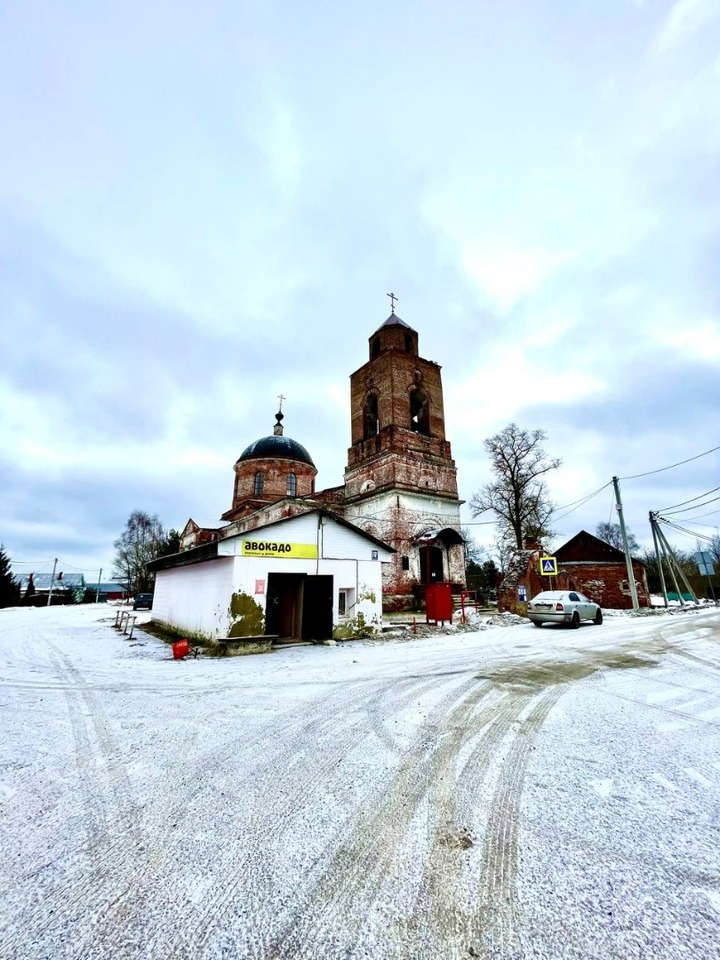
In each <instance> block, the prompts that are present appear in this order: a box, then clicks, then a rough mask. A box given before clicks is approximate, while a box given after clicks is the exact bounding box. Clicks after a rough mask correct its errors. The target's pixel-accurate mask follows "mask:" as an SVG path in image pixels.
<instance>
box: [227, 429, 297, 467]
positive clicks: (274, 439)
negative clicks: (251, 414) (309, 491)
mask: <svg viewBox="0 0 720 960" xmlns="http://www.w3.org/2000/svg"><path fill="white" fill-rule="evenodd" d="M260 459H268V460H298V461H300V462H301V463H309V464H310V466H311V467H314V466H315V464H314V463H313V461H312V457H311V456H310V454H309V453H308V452H307V450H306V449H305V447H304V446H303V445H302V444H301V443H298V442H297V440H292V439H291V438H290V437H284V436H277V435H275V436H270V437H261V438H260V439H259V440H256V441H255V442H254V443H251V444H250V446H249V447H246V448H245V449H244V450H243V452H242V453H241V454H240V457H239V458H238V463H241V462H242V461H243V460H260Z"/></svg>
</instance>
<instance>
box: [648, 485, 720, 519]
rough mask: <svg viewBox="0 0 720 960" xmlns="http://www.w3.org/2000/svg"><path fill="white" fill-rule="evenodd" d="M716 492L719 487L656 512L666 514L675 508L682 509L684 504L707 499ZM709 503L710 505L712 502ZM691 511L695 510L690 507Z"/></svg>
mask: <svg viewBox="0 0 720 960" xmlns="http://www.w3.org/2000/svg"><path fill="white" fill-rule="evenodd" d="M718 490H720V487H713V489H712V490H708V491H707V492H706V493H699V494H698V495H697V496H696V497H692V498H691V499H690V500H683V501H682V503H675V504H673V505H672V506H671V507H663V508H662V509H661V510H659V511H658V512H659V513H668V512H669V511H670V510H675V509H676V508H677V507H684V506H685V504H686V503H694V501H695V500H700V499H701V498H702V497H709V496H710V494H711V493H715V492H716V491H718ZM710 503H712V500H711V501H710ZM698 506H702V504H698ZM691 509H693V510H694V509H695V508H694V507H692V508H691Z"/></svg>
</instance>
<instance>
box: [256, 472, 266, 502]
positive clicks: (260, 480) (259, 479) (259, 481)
mask: <svg viewBox="0 0 720 960" xmlns="http://www.w3.org/2000/svg"><path fill="white" fill-rule="evenodd" d="M264 486H265V478H264V477H263V475H262V472H261V471H260V470H258V472H257V473H256V474H255V496H256V497H261V496H262V492H263V487H264Z"/></svg>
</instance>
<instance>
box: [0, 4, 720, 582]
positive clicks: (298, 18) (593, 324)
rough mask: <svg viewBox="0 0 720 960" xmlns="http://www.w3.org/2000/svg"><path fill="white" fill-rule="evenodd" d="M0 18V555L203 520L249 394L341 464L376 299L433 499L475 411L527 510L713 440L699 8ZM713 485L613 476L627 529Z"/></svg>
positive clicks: (99, 546)
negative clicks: (442, 447)
mask: <svg viewBox="0 0 720 960" xmlns="http://www.w3.org/2000/svg"><path fill="white" fill-rule="evenodd" d="M0 34H1V39H0V78H1V79H0V124H1V129H2V140H3V147H2V150H0V324H1V330H0V493H1V502H0V541H4V543H5V547H6V550H7V551H8V552H9V553H10V555H11V557H12V558H13V560H14V561H18V562H20V561H22V562H25V563H28V564H30V565H32V566H33V567H34V568H35V569H37V570H41V569H49V567H47V566H43V565H42V564H41V563H40V561H47V560H50V561H52V558H53V557H55V556H57V557H59V558H60V560H61V564H62V565H63V566H64V568H65V569H66V570H68V571H69V570H70V569H72V567H77V568H81V569H85V570H86V571H87V572H88V574H90V573H92V571H97V568H98V567H100V566H102V567H103V568H104V570H105V571H106V572H107V571H109V569H110V567H111V561H112V556H113V547H112V542H113V540H114V539H115V538H116V537H117V536H118V535H119V533H120V532H121V531H122V528H123V526H124V524H125V521H126V519H127V516H128V514H129V513H130V511H131V510H133V509H142V510H146V511H148V512H150V513H157V514H158V515H159V516H160V518H161V520H162V521H163V522H164V524H165V525H166V526H167V527H170V526H175V527H178V528H181V527H182V526H183V525H184V523H185V521H186V520H187V518H188V517H189V516H193V517H197V518H202V519H209V518H217V517H218V516H219V515H220V513H221V512H223V511H224V510H226V509H228V508H229V506H230V503H231V499H232V491H233V470H232V466H233V463H234V461H235V460H236V459H237V457H238V456H239V454H240V453H241V452H242V450H243V449H244V448H245V447H246V446H247V445H248V444H249V443H250V442H252V441H253V440H255V439H257V438H258V437H261V436H264V435H267V434H268V433H271V432H272V425H273V422H274V413H275V411H276V409H277V405H278V401H277V395H278V394H280V393H281V392H282V393H283V394H284V395H285V397H286V398H287V400H286V401H285V405H284V411H285V414H286V419H285V428H286V434H287V435H289V436H291V437H293V438H294V439H296V440H298V441H300V442H301V443H302V444H303V445H304V446H306V447H307V449H308V450H309V452H310V453H311V455H312V457H313V459H314V461H315V463H316V465H317V467H318V470H319V475H318V488H322V487H327V486H333V485H336V484H339V483H341V482H342V476H343V470H344V467H345V464H346V455H347V454H346V451H347V447H348V445H349V442H350V417H349V381H348V377H349V375H350V373H351V372H352V371H353V370H355V369H356V368H357V367H359V366H361V365H362V364H363V363H364V362H365V361H366V360H367V357H368V337H369V336H370V335H371V334H372V332H373V331H374V330H375V329H376V328H377V327H378V326H380V324H381V323H382V322H383V321H384V320H385V318H386V317H387V316H388V314H389V312H390V311H389V307H390V302H389V300H388V299H387V297H386V293H387V292H388V291H391V290H392V291H394V292H395V293H396V294H397V295H398V296H399V298H400V299H399V301H398V303H397V306H396V311H397V314H398V315H399V316H400V317H402V319H403V320H405V321H406V322H407V323H409V324H410V325H411V326H412V327H413V328H414V329H415V330H417V331H418V333H419V336H420V353H421V355H423V356H424V357H426V358H428V359H430V360H435V361H437V362H438V363H440V364H441V365H442V368H443V380H444V388H445V406H446V421H447V434H448V439H449V440H450V441H451V443H452V450H453V455H454V457H455V460H456V462H457V467H458V479H459V486H460V495H461V497H463V498H464V499H465V500H469V499H470V496H471V495H472V493H473V492H474V491H476V490H477V489H478V487H479V486H480V485H481V484H482V483H484V482H486V481H487V479H488V476H489V474H488V460H487V456H486V454H485V452H484V449H483V440H484V439H485V438H486V437H488V436H490V435H492V434H494V433H496V432H497V431H499V430H501V429H502V428H503V427H504V426H505V425H506V424H507V423H509V422H510V421H515V422H516V423H518V424H519V425H520V426H522V427H525V428H527V429H536V428H539V429H542V430H544V431H546V433H547V443H546V448H547V450H548V452H549V453H550V454H552V455H554V456H559V457H562V458H563V461H564V462H563V466H562V467H561V468H560V469H559V470H558V471H557V472H556V473H555V474H554V475H553V476H552V478H551V481H550V486H551V493H552V496H553V498H554V500H555V501H556V502H557V503H558V504H560V505H564V504H569V503H572V502H574V501H577V500H579V499H580V498H582V497H584V496H585V495H587V494H590V493H592V492H593V491H594V490H596V489H598V488H599V487H602V486H603V485H604V484H605V483H607V482H608V481H609V480H610V479H611V477H612V476H613V475H614V474H616V475H618V476H620V477H628V476H631V475H635V474H640V473H645V472H647V471H651V470H656V469H658V468H661V467H664V466H666V465H669V464H673V463H676V462H678V461H682V460H685V459H687V458H690V457H694V456H695V455H696V454H699V453H702V452H703V451H706V450H709V449H711V448H713V447H715V446H718V445H719V444H720V427H719V426H718V424H719V422H720V416H719V411H720V375H719V374H720V298H719V293H720V271H719V270H718V262H719V260H720V163H719V159H720V0H675V2H673V0H602V2H600V0H596V2H594V3H591V2H587V3H578V2H577V0H504V2H502V3H497V2H493V0H462V2H459V0H444V2H442V3H441V2H439V0H427V2H420V0H416V2H411V0H382V2H375V0H366V2H364V3H359V2H354V3H350V2H343V0H336V2H329V0H324V2H321V0H306V2H303V3H300V2H298V0H276V2H273V0H265V2H262V0H254V2H252V0H228V2H227V3H225V2H221V0H208V2H206V3H204V4H200V3H198V2H196V0H187V2H186V0H172V2H168V0H157V2H155V3H152V4H148V3H147V2H143V3H140V2H137V0H122V2H116V3H115V2H107V3H99V4H98V3H97V2H96V0H74V2H70V3H67V4H58V3H53V2H50V0H45V2H39V0H24V2H23V3H21V4H5V5H3V7H2V9H1V10H0ZM718 484H720V451H718V452H715V453H714V454H710V455H708V456H705V457H701V458H699V459H696V460H694V461H693V462H691V463H688V464H686V465H685V466H682V467H678V468H677V469H673V470H667V471H663V472H660V473H655V474H653V475H651V476H649V477H646V478H639V479H636V480H627V481H623V485H622V489H623V497H624V500H625V505H626V513H627V519H628V521H629V524H630V526H631V528H632V530H633V531H634V533H635V535H636V536H637V538H638V539H639V540H640V541H641V543H647V542H649V536H650V534H649V527H648V522H647V515H648V511H649V510H651V509H652V510H658V509H663V508H665V507H668V506H672V505H674V504H677V503H679V502H681V501H684V500H687V499H689V498H691V497H695V496H697V495H699V494H702V493H704V492H705V491H707V490H710V489H712V488H714V487H716V486H718ZM715 496H717V494H715ZM718 505H719V504H718V503H714V504H712V505H709V506H707V507H706V508H705V509H704V510H703V511H702V514H703V516H702V518H701V520H698V523H697V524H696V529H698V530H703V531H704V532H706V533H708V532H709V533H712V532H713V527H716V526H717V525H718V524H720V513H718V512H717V511H715V512H714V514H713V513H711V511H713V510H714V508H716V507H717V506H718ZM697 512H698V513H700V512H701V511H697ZM562 513H563V512H562V511H561V513H560V516H562ZM708 514H710V515H708ZM464 516H465V520H468V521H469V520H470V519H471V517H470V515H469V513H465V515H464ZM682 518H683V516H682V515H681V516H680V517H678V518H677V519H682ZM478 519H481V520H482V519H484V520H487V519H488V518H487V517H484V518H478ZM608 519H613V520H614V519H615V515H614V513H613V511H612V503H611V490H610V488H607V489H606V490H604V491H603V492H602V493H601V494H599V495H598V497H596V498H595V499H593V500H591V501H590V502H589V503H587V504H586V505H584V506H582V507H581V508H580V509H578V510H576V511H574V512H573V513H571V514H570V515H568V516H567V517H566V518H565V519H562V520H560V522H559V523H558V524H557V529H558V538H557V540H556V544H559V543H561V542H563V541H564V539H567V538H569V537H570V536H572V535H573V534H575V533H576V532H577V531H578V530H579V529H581V528H585V529H587V530H590V531H591V532H593V531H594V530H595V527H596V525H597V524H598V523H599V522H602V521H606V520H608ZM700 523H703V524H709V525H710V526H706V527H701V526H700ZM473 529H474V531H475V533H476V534H477V536H478V538H479V539H481V540H483V541H485V542H488V543H489V542H491V541H492V528H491V527H480V526H478V527H475V528H473ZM670 539H671V542H675V543H677V545H678V546H683V547H684V548H692V546H693V542H692V540H691V539H688V538H685V539H683V538H681V537H679V536H677V537H675V536H671V537H670ZM23 569H25V570H27V569H28V567H24V568H23Z"/></svg>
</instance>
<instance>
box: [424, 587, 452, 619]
mask: <svg viewBox="0 0 720 960" xmlns="http://www.w3.org/2000/svg"><path fill="white" fill-rule="evenodd" d="M452 615H453V600H452V589H451V586H450V584H449V583H429V584H428V585H427V586H426V587H425V619H426V620H428V621H430V620H434V621H435V622H436V623H438V622H439V621H441V620H452Z"/></svg>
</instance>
